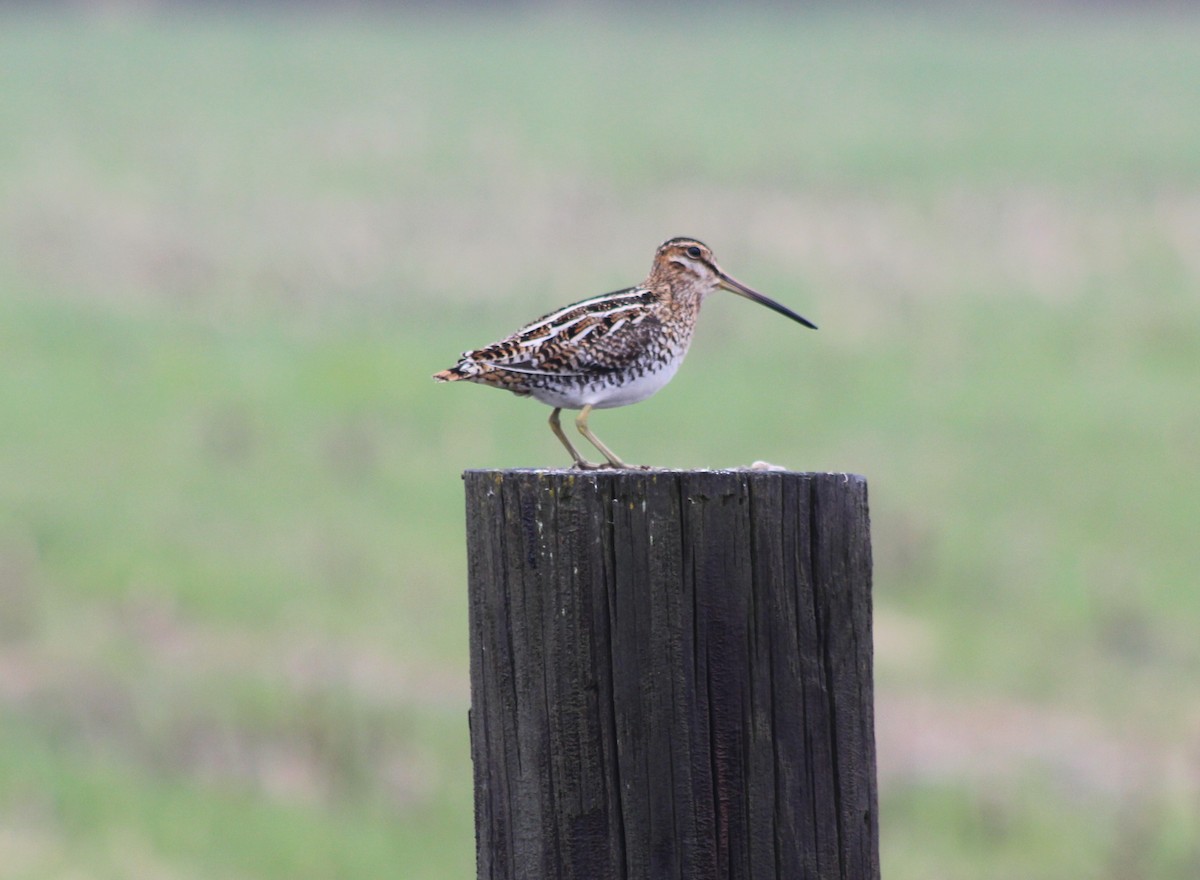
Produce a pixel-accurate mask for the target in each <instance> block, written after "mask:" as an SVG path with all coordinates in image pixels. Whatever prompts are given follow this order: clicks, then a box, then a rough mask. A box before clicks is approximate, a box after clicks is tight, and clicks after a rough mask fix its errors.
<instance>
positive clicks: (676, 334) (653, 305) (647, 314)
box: [433, 238, 817, 470]
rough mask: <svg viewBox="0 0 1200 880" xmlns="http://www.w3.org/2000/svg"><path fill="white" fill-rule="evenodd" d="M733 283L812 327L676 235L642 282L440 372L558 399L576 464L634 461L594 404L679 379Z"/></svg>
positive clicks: (445, 377) (556, 426)
mask: <svg viewBox="0 0 1200 880" xmlns="http://www.w3.org/2000/svg"><path fill="white" fill-rule="evenodd" d="M717 290H728V291H731V292H733V293H736V294H738V295H739V296H744V297H746V298H747V299H749V300H752V301H754V302H757V303H759V304H760V305H764V306H766V307H767V308H769V309H772V310H774V311H776V312H778V313H779V314H781V315H785V316H787V317H788V318H791V319H792V320H793V321H796V322H797V323H799V324H802V325H804V326H805V327H810V328H812V329H813V330H815V329H817V327H816V325H815V324H813V323H812V322H811V321H809V320H808V319H807V318H802V317H801V316H800V315H798V314H796V313H795V312H793V311H792V310H791V309H789V308H787V307H786V306H783V305H780V304H779V303H777V302H775V301H774V300H773V299H769V298H768V297H766V296H763V295H762V294H761V293H759V292H757V291H756V290H753V289H751V288H749V287H747V286H746V285H745V284H742V282H740V281H738V280H737V279H735V278H733V277H732V276H730V275H728V274H727V273H726V272H725V271H724V270H723V269H722V268H721V267H720V266H719V265H717V262H716V260H715V259H714V258H713V254H712V251H711V250H710V249H709V248H708V246H707V245H705V244H703V243H702V242H699V241H697V240H696V239H694V238H672V239H670V240H668V241H665V242H663V243H662V244H661V245H659V248H658V250H657V251H656V252H655V254H654V263H653V265H652V266H651V268H650V274H649V275H648V276H647V277H646V280H645V281H643V282H642V283H641V284H640V285H638V286H636V287H630V288H626V289H625V290H618V291H615V292H613V293H606V294H604V295H602V296H596V297H592V298H591V299H585V300H583V301H581V302H577V303H574V304H573V305H569V306H565V307H564V308H561V309H559V310H558V311H555V312H551V313H550V314H548V315H545V316H543V317H541V318H539V319H538V320H536V321H534V322H533V323H532V324H528V325H526V326H525V327H523V328H521V329H520V330H518V331H517V332H515V333H513V334H512V335H511V336H507V337H505V338H504V339H501V340H500V341H499V342H494V343H492V344H491V345H488V346H485V347H484V348H481V349H478V350H476V351H467V352H463V355H462V358H461V359H460V360H459V362H458V363H457V364H455V365H454V366H453V367H450V368H449V369H447V370H442V371H441V372H440V373H436V374H434V377H433V378H435V379H437V380H438V381H439V382H458V381H467V382H476V383H478V384H480V385H488V386H490V387H492V388H500V389H503V390H506V391H511V392H512V393H514V394H516V395H518V396H521V397H533V398H534V399H535V400H538V401H541V402H542V403H544V404H546V405H548V406H552V407H554V410H553V412H552V413H551V414H550V430H551V431H553V432H554V436H555V437H557V438H558V439H559V441H560V442H561V443H562V444H563V446H565V447H566V449H567V451H568V452H569V453H570V454H571V460H572V461H573V462H574V466H575V467H576V468H580V469H584V470H594V469H597V468H617V469H622V468H629V467H630V466H629V465H627V464H625V462H623V461H622V460H621V459H620V458H618V457H617V456H616V455H615V454H614V453H613V451H612V450H611V449H609V448H608V447H607V446H605V445H604V444H603V443H602V442H600V439H599V438H598V437H596V435H595V434H594V433H592V431H591V429H590V428H589V427H588V416H589V415H590V414H591V411H592V410H593V409H610V408H613V407H618V406H627V405H629V404H631V403H638V402H639V401H642V400H645V399H646V398H648V397H650V396H651V395H652V394H654V393H655V392H657V391H658V390H659V389H661V388H662V387H663V386H664V385H666V384H667V383H668V382H670V381H671V378H672V377H673V376H674V375H675V371H676V370H678V369H679V365H680V364H681V363H683V358H684V356H685V355H686V354H687V351H688V346H690V345H691V342H692V334H693V332H694V331H695V329H696V319H697V318H698V317H699V315H700V306H701V305H702V304H703V302H704V300H705V299H706V298H707V297H708V296H709V295H710V294H712V293H715V292H716V291H717ZM564 409H569V410H579V415H578V416H577V417H576V419H575V426H576V428H578V429H579V432H580V433H581V434H582V435H583V436H584V437H585V438H586V439H587V440H588V442H589V443H591V444H592V445H593V446H594V447H596V449H597V450H598V451H599V452H600V453H601V454H602V455H603V456H604V458H605V463H604V464H594V463H592V462H589V461H587V460H586V459H585V458H584V457H583V456H582V455H580V453H579V451H578V450H577V449H576V448H575V446H574V445H573V444H572V443H571V441H570V440H569V439H568V438H567V435H566V434H564V433H563V430H562V425H561V423H560V422H559V413H560V412H561V411H562V410H564Z"/></svg>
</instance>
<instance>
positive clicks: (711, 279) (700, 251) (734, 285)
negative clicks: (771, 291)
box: [648, 238, 817, 330]
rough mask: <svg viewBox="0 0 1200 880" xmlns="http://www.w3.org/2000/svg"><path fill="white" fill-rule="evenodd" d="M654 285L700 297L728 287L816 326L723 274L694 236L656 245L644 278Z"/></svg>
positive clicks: (781, 312)
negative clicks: (649, 267)
mask: <svg viewBox="0 0 1200 880" xmlns="http://www.w3.org/2000/svg"><path fill="white" fill-rule="evenodd" d="M655 285H664V286H666V287H668V288H669V289H671V291H672V292H673V293H675V294H676V295H684V296H686V295H688V294H691V295H693V296H698V297H699V298H700V299H703V298H704V297H706V296H708V295H709V294H710V293H712V292H713V291H716V290H728V291H731V292H732V293H736V294H737V295H738V296H744V297H746V299H749V300H753V301H754V302H756V303H758V304H759V305H764V306H766V307H767V308H769V309H773V310H774V311H776V312H779V314H781V315H786V316H787V317H789V318H791V319H792V320H793V321H796V322H798V323H800V324H803V325H804V326H805V327H811V328H812V329H813V330H816V329H817V325H816V324H814V323H812V322H811V321H809V320H808V319H807V318H802V317H800V316H799V315H797V314H796V313H795V312H793V311H792V310H791V309H789V308H787V307H786V306H782V305H780V304H779V303H777V302H775V300H773V299H770V298H768V297H765V296H763V295H762V294H761V293H759V292H758V291H756V290H752V289H751V288H749V287H747V286H746V285H745V284H742V282H740V281H738V280H737V279H736V278H734V277H733V276H731V275H729V274H727V273H726V272H725V270H723V269H722V268H721V267H720V266H719V265H717V261H716V260H715V259H714V258H713V253H712V250H711V249H710V248H709V247H708V245H706V244H705V243H704V242H702V241H697V240H696V239H694V238H672V239H668V240H667V241H664V242H663V243H662V244H660V245H659V246H658V251H657V252H655V254H654V265H653V267H652V268H651V270H650V278H649V281H648V286H655Z"/></svg>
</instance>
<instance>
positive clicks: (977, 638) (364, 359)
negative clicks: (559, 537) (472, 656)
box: [0, 10, 1200, 880]
mask: <svg viewBox="0 0 1200 880" xmlns="http://www.w3.org/2000/svg"><path fill="white" fill-rule="evenodd" d="M0 82H3V83H4V89H3V94H2V95H0V352H2V357H3V369H2V370H0V414H2V415H0V608H2V611H0V865H2V866H3V869H2V870H0V874H2V876H3V877H4V878H6V880H8V878H13V880H17V878H21V880H25V878H30V880H32V878H59V877H80V878H84V877H86V878H93V877H95V878H115V877H120V878H142V877H153V878H193V877H195V878H199V877H229V878H304V877H312V878H328V877H340V878H358V877H361V878H368V877H370V878H375V877H379V876H397V877H404V878H437V880H442V878H452V877H465V876H471V875H472V873H473V836H472V827H471V812H470V811H471V790H470V785H471V782H470V779H471V777H470V766H469V761H468V751H467V729H466V706H467V701H468V693H467V684H466V645H465V631H466V622H465V617H466V606H465V602H464V579H465V571H464V568H465V566H464V559H463V547H462V545H463V535H462V516H461V494H460V493H461V488H460V482H459V477H458V474H459V473H460V471H461V470H462V469H463V468H466V467H492V466H496V467H499V466H531V465H550V464H555V465H557V464H562V463H563V459H564V455H563V453H562V450H561V448H559V447H558V444H557V443H556V441H555V440H554V438H553V437H552V436H551V434H550V432H549V431H548V430H547V429H546V428H545V424H544V419H545V416H546V415H547V412H546V410H545V409H544V408H543V407H540V406H538V405H536V404H533V403H530V402H527V401H519V400H515V399H512V398H508V397H506V396H504V395H500V394H498V393H495V392H490V391H487V390H485V389H480V388H473V387H450V388H446V387H438V386H435V385H434V384H433V382H432V381H431V380H430V379H429V374H431V373H432V372H434V371H435V370H437V369H441V368H443V367H445V366H448V365H449V364H450V363H452V362H453V359H454V357H455V355H457V354H458V352H459V351H461V350H462V349H464V348H467V347H474V346H476V345H478V344H482V343H485V342H488V341H491V340H492V339H493V338H496V337H498V336H500V335H503V334H505V333H507V332H509V331H510V330H513V329H515V328H516V326H517V325H519V324H520V323H521V322H522V321H524V320H526V319H529V318H532V317H534V316H536V315H537V314H540V313H541V312H543V311H546V310H549V309H550V308H552V307H555V306H557V305H560V304H562V303H564V302H566V301H569V300H571V299H577V298H582V297H584V296H587V295H590V294H593V293H599V292H603V291H605V290H611V289H614V288H616V287H620V286H623V285H626V284H629V283H632V282H634V281H637V280H639V279H640V278H641V277H642V276H643V274H644V272H645V270H646V269H647V267H648V265H649V260H650V256H651V254H652V252H653V248H654V247H655V245H656V244H657V243H658V242H660V241H661V240H663V239H665V238H667V237H670V236H672V235H681V234H687V235H696V236H699V237H700V238H702V239H704V240H705V241H707V242H708V243H709V244H711V245H712V246H713V248H714V250H715V251H716V253H717V255H718V257H719V259H720V260H721V261H722V263H723V265H724V266H725V267H726V268H727V269H728V270H729V271H731V272H732V273H733V274H734V275H736V276H737V277H739V278H741V279H743V280H744V281H746V282H747V283H749V284H752V285H753V286H755V287H757V288H758V289H760V290H762V291H764V292H766V293H768V294H769V295H771V296H773V297H775V298H777V299H779V300H781V301H783V302H785V303H787V304H788V305H790V306H792V307H794V308H795V309H797V310H798V311H799V312H801V313H802V314H805V315H807V316H808V317H811V318H812V319H813V320H815V321H816V322H817V323H818V324H819V325H820V326H821V328H822V329H821V331H820V332H819V333H816V334H813V333H807V332H803V333H802V332H799V331H798V330H797V329H796V328H795V327H794V326H792V325H790V324H789V323H788V322H786V321H783V320H782V319H779V318H778V317H777V316H773V315H772V314H771V313H769V312H767V311H765V310H761V309H756V308H754V307H752V306H750V305H749V304H748V303H746V302H744V301H742V300H737V299H736V298H733V297H727V298H725V299H724V300H721V299H717V300H714V301H713V302H711V303H710V304H709V305H708V306H707V307H706V313H705V316H704V320H702V322H701V327H700V331H699V338H698V340H697V342H696V344H695V346H694V348H693V351H692V354H691V357H690V358H689V361H688V363H687V365H686V366H685V368H684V369H683V370H682V371H681V373H680V375H679V377H678V378H677V379H676V380H675V381H674V382H673V383H672V384H671V386H670V387H669V388H667V389H666V390H665V391H663V392H662V393H661V394H660V395H659V396H658V397H656V398H655V399H654V400H653V401H651V402H649V403H647V404H645V405H643V406H640V407H636V408H630V409H625V410H616V411H608V412H604V413H601V414H598V415H597V416H596V417H595V418H594V419H593V422H592V424H593V427H595V428H596V430H597V431H598V433H600V434H601V436H603V437H604V438H605V439H606V441H607V442H609V443H610V444H611V445H612V446H613V447H614V448H615V449H616V450H618V451H619V452H620V453H621V454H622V455H624V456H626V457H628V458H629V459H631V460H635V461H643V462H652V463H655V464H661V465H670V466H679V467H721V466H732V465H739V464H747V463H749V462H750V461H752V460H754V459H758V458H762V459H767V460H770V461H774V462H778V463H781V464H787V465H789V466H791V467H794V468H797V469H830V470H852V471H857V472H860V473H863V474H866V475H867V476H868V478H869V479H870V481H871V492H872V506H873V513H874V539H875V544H876V556H877V573H876V608H877V621H876V642H877V644H876V650H877V675H878V688H877V690H878V694H879V701H880V702H879V707H878V726H879V729H878V738H879V744H880V762H881V766H880V772H881V791H882V798H883V803H882V809H883V814H882V820H881V825H882V829H883V837H884V839H883V845H884V851H883V859H884V862H883V864H884V872H885V876H887V877H888V878H890V880H906V878H914V880H915V878H922V880H933V878H947V880H950V878H953V880H976V878H978V880H983V878H1014V877H1021V878H1047V880H1050V878H1062V877H1071V878H1103V880H1132V878H1139V880H1167V878H1179V880H1183V878H1194V877H1196V876H1200V834H1198V833H1197V829H1198V828H1200V640H1198V639H1197V631H1198V629H1200V589H1198V587H1200V574H1198V572H1200V542H1198V541H1197V537H1196V536H1197V525H1198V524H1200V369H1198V368H1200V90H1197V89H1196V83H1197V82H1200V14H1194V13H1189V14H1183V13H1170V12H1167V11H1159V12H1153V13H1151V12H1147V13H1142V14H1133V13H1127V12H1118V11H1116V10H1109V11H1107V12H1105V13H1101V14H1091V15H1088V14H1085V13H1083V12H1081V11H1080V12H1075V13H1070V14H1066V13H1064V14H1060V15H1034V14H1032V13H1029V12H1025V13H1017V12H1008V13H1004V14H1001V13H990V14H985V13H983V12H977V13H974V14H971V15H965V14H963V15H959V16H947V15H946V14H945V13H944V12H943V13H941V14H937V15H935V14H934V13H932V12H928V13H924V14H922V13H915V12H914V13H910V14H903V15H901V14H896V13H887V12H882V11H879V10H876V11H874V12H871V13H869V14H868V13H841V12H833V11H825V12H821V11H814V12H809V13H808V14H805V15H802V16H801V15H797V16H787V15H783V14H782V13H770V14H768V13H767V12H758V13H751V14H745V13H741V14H738V15H737V16H736V17H734V16H733V15H732V14H724V13H721V12H720V11H719V10H710V11H707V12H703V13H689V14H687V15H681V14H677V13H673V14H669V15H668V14H667V13H663V14H661V15H652V16H649V17H645V16H644V15H641V14H638V15H635V14H634V13H632V12H626V13H620V14H612V15H603V16H602V15H600V14H599V13H595V12H587V11H577V12H572V13H570V14H567V13H555V12H550V11H543V12H536V13H534V12H525V13H511V14H508V15H499V14H482V13H479V12H475V13H472V14H471V15H470V16H469V17H468V16H467V15H465V14H464V15H462V16H453V15H452V16H446V17H441V18H435V17H433V16H432V15H416V14H412V15H398V14H397V15H393V16H384V15H382V14H381V15H377V16H371V15H367V14H359V15H357V16H350V17H336V18H335V17H333V16H322V15H318V14H316V13H307V14H304V15H297V14H295V13H294V12H293V13H288V14H285V13H284V12H283V11H279V12H277V13H275V14H256V15H246V16H242V17H236V16H233V15H225V16H218V15H202V14H198V13H187V14H185V13H182V12H180V13H177V14H175V15H161V14H160V15H151V14H145V15H135V14H128V15H121V14H110V15H99V16H85V15H83V14H80V13H76V14H72V15H67V14H63V13H61V12H60V13H58V14H55V15H54V16H51V15H49V14H44V15H41V14H37V13H32V12H24V13H19V12H15V11H11V10H5V11H4V13H3V15H2V16H0Z"/></svg>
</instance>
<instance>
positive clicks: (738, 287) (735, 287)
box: [717, 272, 817, 330]
mask: <svg viewBox="0 0 1200 880" xmlns="http://www.w3.org/2000/svg"><path fill="white" fill-rule="evenodd" d="M719 277H720V281H718V282H717V285H718V286H719V287H721V288H723V289H725V290H728V291H730V292H732V293H736V294H738V296H744V297H746V299H749V300H753V301H754V302H756V303H758V304H759V305H762V306H766V307H767V308H768V309H771V310H772V311H776V312H779V314H781V315H786V316H787V317H789V318H791V319H792V320H793V321H795V322H796V323H798V324H803V325H804V326H805V327H811V328H812V329H813V330H816V329H817V325H816V324H814V323H813V322H812V321H810V320H808V318H802V317H800V316H799V315H797V314H796V313H795V312H793V311H792V310H791V309H789V308H788V307H787V306H783V305H780V304H779V303H777V302H775V300H773V299H771V298H770V297H766V296H763V295H762V294H761V293H759V292H758V291H757V290H751V289H750V288H749V287H747V286H746V285H744V284H742V282H740V281H738V280H737V279H735V278H731V277H729V276H728V275H726V274H725V273H724V272H721V273H720V275H719Z"/></svg>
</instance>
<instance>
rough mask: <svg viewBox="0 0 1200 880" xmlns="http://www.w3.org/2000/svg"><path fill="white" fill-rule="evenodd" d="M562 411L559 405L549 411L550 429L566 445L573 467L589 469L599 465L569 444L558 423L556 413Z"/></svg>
mask: <svg viewBox="0 0 1200 880" xmlns="http://www.w3.org/2000/svg"><path fill="white" fill-rule="evenodd" d="M560 412H562V408H561V407H555V410H554V412H552V413H550V430H551V431H553V432H554V436H555V437H557V438H558V439H559V440H561V441H562V445H563V446H565V447H567V452H569V453H571V458H572V459H574V461H575V467H577V468H583V469H585V470H590V469H594V468H598V467H600V465H598V464H592V463H591V462H590V461H588V460H587V459H585V458H584V457H583V456H582V455H580V454H579V452H578V450H576V449H575V447H574V446H572V445H571V441H570V440H568V439H567V435H566V434H564V433H563V429H562V425H561V424H559V421H558V414H559V413H560Z"/></svg>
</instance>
